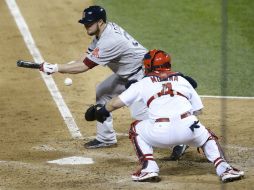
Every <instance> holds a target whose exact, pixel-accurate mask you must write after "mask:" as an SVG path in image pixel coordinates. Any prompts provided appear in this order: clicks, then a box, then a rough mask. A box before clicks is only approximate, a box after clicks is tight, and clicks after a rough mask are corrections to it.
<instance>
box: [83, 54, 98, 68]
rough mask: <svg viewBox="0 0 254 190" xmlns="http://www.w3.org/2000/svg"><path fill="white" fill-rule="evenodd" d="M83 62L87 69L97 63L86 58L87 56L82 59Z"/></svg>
mask: <svg viewBox="0 0 254 190" xmlns="http://www.w3.org/2000/svg"><path fill="white" fill-rule="evenodd" d="M83 63H84V64H85V65H86V66H88V67H89V69H92V68H93V67H95V66H97V65H98V64H97V63H95V62H93V61H91V60H90V59H88V58H87V57H86V58H85V59H84V60H83Z"/></svg>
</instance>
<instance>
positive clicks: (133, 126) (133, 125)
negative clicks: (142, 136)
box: [129, 120, 140, 139]
mask: <svg viewBox="0 0 254 190" xmlns="http://www.w3.org/2000/svg"><path fill="white" fill-rule="evenodd" d="M139 122H140V121H139V120H136V121H134V122H132V123H131V126H130V129H129V139H133V138H134V137H136V136H137V135H138V134H137V133H136V125H137V124H138V123H139Z"/></svg>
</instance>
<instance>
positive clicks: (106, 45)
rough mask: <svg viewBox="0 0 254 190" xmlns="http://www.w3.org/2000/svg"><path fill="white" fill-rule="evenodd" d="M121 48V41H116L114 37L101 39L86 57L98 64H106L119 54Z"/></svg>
mask: <svg viewBox="0 0 254 190" xmlns="http://www.w3.org/2000/svg"><path fill="white" fill-rule="evenodd" d="M122 49H123V48H121V42H117V41H116V40H114V39H111V40H109V39H107V41H104V40H101V41H100V42H99V43H97V46H96V47H95V49H94V50H93V51H92V52H91V53H90V54H88V55H87V57H88V58H89V59H90V60H92V61H93V62H95V63H97V64H99V65H107V64H108V63H110V62H111V61H113V60H117V58H118V57H120V56H121V54H122V51H121V50H122Z"/></svg>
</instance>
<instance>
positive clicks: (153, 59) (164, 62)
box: [143, 49, 171, 74]
mask: <svg viewBox="0 0 254 190" xmlns="http://www.w3.org/2000/svg"><path fill="white" fill-rule="evenodd" d="M143 64H144V67H145V74H147V73H150V72H152V71H170V70H171V57H170V55H169V54H167V53H166V52H164V51H162V50H157V49H153V50H150V51H149V52H148V53H146V54H145V56H144V59H143Z"/></svg>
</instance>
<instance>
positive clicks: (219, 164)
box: [95, 50, 244, 182]
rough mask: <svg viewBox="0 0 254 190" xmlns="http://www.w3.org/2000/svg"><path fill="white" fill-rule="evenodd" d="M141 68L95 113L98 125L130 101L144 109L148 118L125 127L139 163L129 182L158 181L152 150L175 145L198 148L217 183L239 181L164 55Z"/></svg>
mask: <svg viewBox="0 0 254 190" xmlns="http://www.w3.org/2000/svg"><path fill="white" fill-rule="evenodd" d="M144 67H145V74H146V77H145V78H143V79H142V80H140V81H139V82H137V83H134V84H132V85H131V86H130V87H129V88H128V89H127V90H126V91H124V92H123V93H121V94H120V95H119V96H118V97H115V98H113V99H112V100H111V101H109V102H108V103H107V104H106V105H105V106H103V107H101V108H99V109H97V110H96V111H95V115H96V119H97V120H98V121H101V122H103V121H104V120H105V119H106V118H107V116H108V115H109V112H111V111H113V110H116V109H118V108H120V107H123V106H130V105H131V104H132V103H133V102H135V101H142V102H143V103H145V104H146V105H147V107H148V108H149V119H146V120H143V121H136V122H134V123H132V125H131V128H130V133H129V137H130V139H131V141H132V143H133V145H134V149H135V151H136V154H137V156H138V159H139V161H140V163H141V169H140V170H138V171H137V172H136V173H134V174H133V175H132V180H134V181H141V182H142V181H159V180H160V178H159V176H158V173H159V167H158V165H157V163H156V162H155V160H154V157H153V147H159V148H167V147H169V146H172V145H177V144H187V145H192V146H196V147H201V148H202V149H203V151H204V153H205V155H206V157H207V159H208V160H209V161H211V162H212V163H213V164H214V166H215V169H216V173H217V175H218V176H219V177H220V179H221V180H222V181H223V182H228V181H234V180H238V179H241V178H242V177H243V176H244V172H243V171H239V170H237V169H235V168H233V167H232V166H230V165H229V164H228V163H227V161H226V160H225V158H224V156H223V154H222V150H221V148H220V146H219V144H218V141H217V137H216V136H215V134H214V133H213V132H211V131H210V130H207V129H206V128H205V126H204V125H203V124H202V123H201V122H200V121H199V120H198V118H197V117H196V116H195V115H198V114H199V113H200V112H201V109H202V108H203V104H202V102H201V99H200V97H199V96H198V94H197V92H196V91H195V90H194V88H193V87H192V86H191V85H190V83H189V82H188V81H187V80H186V79H185V78H183V77H182V76H180V75H179V73H177V72H173V71H172V70H171V58H170V55H169V54H167V53H165V52H163V51H161V50H151V51H149V52H148V53H147V54H146V55H145V57H144Z"/></svg>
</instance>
